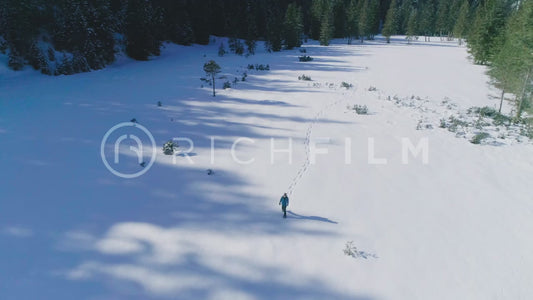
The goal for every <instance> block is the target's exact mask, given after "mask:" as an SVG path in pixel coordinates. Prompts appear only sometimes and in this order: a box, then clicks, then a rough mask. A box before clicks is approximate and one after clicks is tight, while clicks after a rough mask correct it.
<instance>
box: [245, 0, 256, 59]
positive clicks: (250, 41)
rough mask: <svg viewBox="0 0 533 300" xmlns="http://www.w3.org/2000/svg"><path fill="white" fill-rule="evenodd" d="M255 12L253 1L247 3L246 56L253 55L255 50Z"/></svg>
mask: <svg viewBox="0 0 533 300" xmlns="http://www.w3.org/2000/svg"><path fill="white" fill-rule="evenodd" d="M256 16H257V11H256V6H255V5H254V1H251V0H250V1H248V3H247V6H246V23H247V24H246V25H247V26H246V29H247V30H246V40H245V41H244V43H245V44H246V51H247V55H254V54H255V48H256V47H257V43H256V39H257V21H256Z"/></svg>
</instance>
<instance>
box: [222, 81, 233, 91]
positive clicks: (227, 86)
mask: <svg viewBox="0 0 533 300" xmlns="http://www.w3.org/2000/svg"><path fill="white" fill-rule="evenodd" d="M230 88H231V83H230V82H229V81H226V82H224V85H223V86H222V89H224V90H225V89H230Z"/></svg>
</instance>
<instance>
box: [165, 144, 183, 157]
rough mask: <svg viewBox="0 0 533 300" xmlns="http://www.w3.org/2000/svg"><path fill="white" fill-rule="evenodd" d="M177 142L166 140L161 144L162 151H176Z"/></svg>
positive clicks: (169, 153)
mask: <svg viewBox="0 0 533 300" xmlns="http://www.w3.org/2000/svg"><path fill="white" fill-rule="evenodd" d="M178 147H179V146H178V143H176V142H174V141H168V142H166V143H165V144H164V145H163V153H164V154H165V155H173V154H174V152H175V151H176V148H178Z"/></svg>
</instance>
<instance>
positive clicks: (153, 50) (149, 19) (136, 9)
mask: <svg viewBox="0 0 533 300" xmlns="http://www.w3.org/2000/svg"><path fill="white" fill-rule="evenodd" d="M127 3H128V4H127V8H126V24H125V36H126V53H127V54H128V56H130V57H131V58H133V59H137V60H148V56H150V55H159V51H160V49H159V48H160V46H161V41H160V40H158V39H157V38H156V28H157V23H156V22H157V21H158V18H157V16H156V15H155V11H154V9H153V7H152V6H151V4H150V2H146V1H144V0H128V2H127Z"/></svg>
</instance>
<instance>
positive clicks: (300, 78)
mask: <svg viewBox="0 0 533 300" xmlns="http://www.w3.org/2000/svg"><path fill="white" fill-rule="evenodd" d="M298 80H305V81H311V80H312V79H311V77H310V76H307V75H304V74H302V75H301V76H298Z"/></svg>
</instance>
